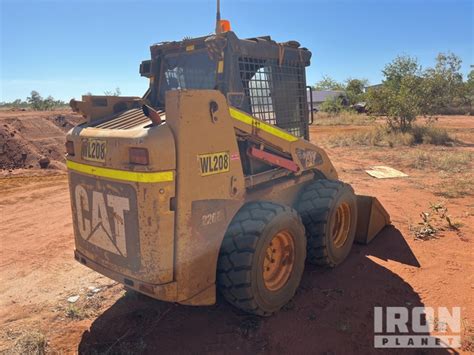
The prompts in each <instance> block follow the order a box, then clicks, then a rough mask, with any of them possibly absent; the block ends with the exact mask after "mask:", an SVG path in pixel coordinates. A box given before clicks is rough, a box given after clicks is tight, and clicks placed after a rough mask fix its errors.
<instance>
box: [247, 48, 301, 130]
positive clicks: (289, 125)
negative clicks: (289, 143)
mask: <svg viewBox="0 0 474 355" xmlns="http://www.w3.org/2000/svg"><path fill="white" fill-rule="evenodd" d="M239 70H240V77H241V79H242V84H243V86H244V93H245V99H246V100H245V101H246V103H247V105H248V108H249V110H250V113H251V114H252V115H254V116H255V117H257V118H259V119H261V120H263V121H265V122H268V123H270V124H273V125H276V126H278V127H280V128H283V129H285V130H287V131H288V132H290V133H291V134H294V135H295V136H299V137H307V121H308V120H307V103H306V100H307V99H306V87H305V77H304V75H305V73H304V67H303V66H302V65H301V64H300V63H299V62H289V61H283V62H282V63H281V65H280V63H278V61H277V60H276V59H261V58H260V59H259V58H249V57H240V58H239Z"/></svg>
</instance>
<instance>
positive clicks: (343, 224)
mask: <svg viewBox="0 0 474 355" xmlns="http://www.w3.org/2000/svg"><path fill="white" fill-rule="evenodd" d="M350 226H351V208H350V207H349V204H347V203H345V202H344V203H341V204H340V205H339V207H338V208H337V210H336V216H335V218H334V223H333V225H332V230H331V238H332V240H333V242H334V246H335V247H336V248H340V247H342V246H343V245H344V244H345V243H346V240H347V237H348V236H349V228H350Z"/></svg>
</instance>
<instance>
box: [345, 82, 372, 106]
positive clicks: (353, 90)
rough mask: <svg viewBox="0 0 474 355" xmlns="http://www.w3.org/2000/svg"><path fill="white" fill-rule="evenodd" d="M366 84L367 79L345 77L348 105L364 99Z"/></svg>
mask: <svg viewBox="0 0 474 355" xmlns="http://www.w3.org/2000/svg"><path fill="white" fill-rule="evenodd" d="M367 84H368V80H367V79H351V78H349V79H347V80H346V88H345V91H346V95H347V98H348V100H349V104H350V105H354V104H356V103H358V102H361V101H364V100H365V87H366V86H367Z"/></svg>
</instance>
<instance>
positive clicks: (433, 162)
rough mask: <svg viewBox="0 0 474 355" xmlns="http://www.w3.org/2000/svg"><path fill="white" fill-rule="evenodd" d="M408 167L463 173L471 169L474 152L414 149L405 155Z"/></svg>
mask: <svg viewBox="0 0 474 355" xmlns="http://www.w3.org/2000/svg"><path fill="white" fill-rule="evenodd" d="M406 159H408V160H409V161H410V167H412V168H415V169H420V170H425V169H431V170H437V171H444V172H448V173H463V172H466V171H469V170H470V169H471V163H472V161H473V159H474V154H473V153H471V152H465V151H464V152H462V151H454V152H449V151H437V152H427V151H422V150H415V151H413V152H409V153H408V154H407V155H406Z"/></svg>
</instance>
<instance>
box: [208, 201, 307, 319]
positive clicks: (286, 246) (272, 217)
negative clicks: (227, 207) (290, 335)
mask: <svg viewBox="0 0 474 355" xmlns="http://www.w3.org/2000/svg"><path fill="white" fill-rule="evenodd" d="M305 258H306V238H305V235H304V226H303V224H302V222H301V219H300V217H299V216H298V214H297V213H296V211H295V210H293V209H291V208H290V207H287V206H282V205H278V204H275V203H271V202H251V203H249V204H247V205H245V206H244V207H243V208H241V209H240V210H239V212H238V213H237V214H236V216H235V217H234V219H233V220H232V222H231V224H230V226H229V228H228V230H227V232H226V234H225V237H224V240H223V242H222V247H221V251H220V254H219V260H218V266H217V285H218V288H219V290H220V292H221V293H222V294H223V295H224V297H225V299H226V300H227V301H228V302H229V303H231V304H232V305H234V306H236V307H237V308H240V309H242V310H244V311H246V312H248V313H253V314H257V315H261V316H270V315H271V314H273V313H274V312H276V311H278V310H279V309H280V308H281V307H282V306H284V305H285V304H286V303H287V302H288V301H289V300H290V299H291V298H292V297H293V296H294V294H295V292H296V289H297V288H298V286H299V284H300V281H301V277H302V275H303V270H304V263H305Z"/></svg>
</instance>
